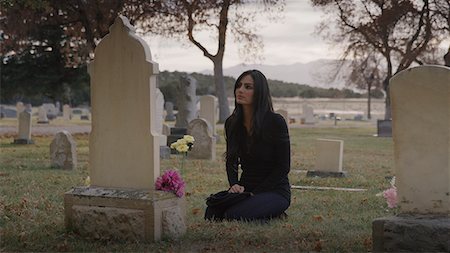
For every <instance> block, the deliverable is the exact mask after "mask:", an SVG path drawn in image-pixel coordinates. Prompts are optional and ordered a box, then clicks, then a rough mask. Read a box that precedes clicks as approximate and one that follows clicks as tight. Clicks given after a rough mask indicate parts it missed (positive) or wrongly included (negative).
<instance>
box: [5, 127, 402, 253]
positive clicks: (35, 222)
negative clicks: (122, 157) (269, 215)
mask: <svg viewBox="0 0 450 253" xmlns="http://www.w3.org/2000/svg"><path fill="white" fill-rule="evenodd" d="M221 131H222V130H221ZM375 132H376V129H374V128H368V127H364V128H332V127H330V128H292V129H290V134H291V149H292V162H291V169H292V171H291V173H290V181H291V184H293V185H304V186H334V187H352V188H365V189H367V191H366V192H343V191H313V190H308V191H304V190H295V189H293V190H292V204H291V206H290V208H289V209H288V211H287V213H288V218H287V219H286V220H275V221H272V222H270V223H269V224H255V223H241V222H223V223H209V222H206V221H204V220H203V214H204V209H205V207H206V205H205V198H206V197H207V196H209V194H211V193H215V192H217V191H220V190H223V189H226V188H227V180H226V174H225V167H224V163H223V161H222V160H221V159H222V154H223V152H224V149H225V145H224V142H223V141H222V142H221V143H219V144H218V145H217V157H219V159H218V161H215V162H211V161H201V160H187V161H186V164H185V171H184V173H185V174H184V175H183V176H184V179H185V181H186V182H187V196H186V200H187V205H188V208H187V226H188V231H187V233H186V235H185V236H184V237H182V238H181V239H179V240H162V241H160V242H156V243H151V244H142V243H141V244H139V243H124V242H117V241H94V240H92V241H89V240H85V239H82V238H80V237H79V236H77V235H76V234H74V233H71V232H66V231H65V228H64V213H63V211H64V210H63V209H64V207H63V195H64V192H66V191H68V190H70V189H71V187H72V186H80V185H83V182H84V179H85V178H86V176H87V175H88V152H89V147H88V146H89V145H88V135H87V134H77V135H75V136H74V138H75V140H76V142H77V152H78V169H77V170H74V171H64V170H57V169H53V168H50V154H49V145H50V142H51V139H52V137H51V136H36V137H33V140H34V141H35V143H36V144H34V145H14V144H10V143H11V142H12V141H13V138H12V137H7V136H4V137H0V148H1V151H0V164H1V167H0V251H148V252H189V251H191V252H299V251H324V252H349V251H353V252H355V251H357V252H361V251H370V250H371V248H372V239H371V234H372V232H371V231H372V230H371V229H372V225H371V223H372V220H373V219H374V218H377V217H383V216H390V215H393V212H394V211H393V210H389V209H388V208H387V205H386V203H385V201H384V199H383V198H382V197H377V196H375V194H377V193H379V192H381V191H382V190H384V189H387V188H388V187H389V180H387V179H386V177H387V176H392V175H393V145H392V144H393V143H392V139H391V138H376V137H373V136H372V134H373V133H375ZM219 134H220V135H221V136H223V133H222V132H220V133H219ZM317 138H336V139H342V140H344V170H345V171H347V173H348V177H347V178H340V179H336V178H307V177H306V176H305V175H306V173H305V170H308V169H311V170H312V169H314V162H315V160H314V159H315V156H314V152H315V151H314V147H315V146H314V141H315V139H317ZM222 140H223V138H222ZM178 165H179V157H178V156H172V158H171V159H170V160H161V170H162V171H164V170H165V169H166V168H169V167H173V166H178Z"/></svg>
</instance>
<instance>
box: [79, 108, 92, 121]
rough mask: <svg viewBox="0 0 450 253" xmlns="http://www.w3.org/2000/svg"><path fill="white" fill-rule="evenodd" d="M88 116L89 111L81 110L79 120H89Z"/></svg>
mask: <svg viewBox="0 0 450 253" xmlns="http://www.w3.org/2000/svg"><path fill="white" fill-rule="evenodd" d="M89 115H90V112H89V109H83V110H81V115H80V119H81V120H90V117H89Z"/></svg>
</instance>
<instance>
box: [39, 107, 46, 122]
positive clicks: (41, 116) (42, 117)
mask: <svg viewBox="0 0 450 253" xmlns="http://www.w3.org/2000/svg"><path fill="white" fill-rule="evenodd" d="M37 123H39V124H48V118H47V110H46V109H45V108H44V107H43V106H40V107H39V111H38V121H37Z"/></svg>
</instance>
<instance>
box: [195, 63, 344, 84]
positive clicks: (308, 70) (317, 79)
mask: <svg viewBox="0 0 450 253" xmlns="http://www.w3.org/2000/svg"><path fill="white" fill-rule="evenodd" d="M337 63H338V61H337V60H325V59H321V60H316V61H312V62H308V63H294V64H290V65H262V64H252V65H244V64H239V65H236V66H233V67H230V68H225V69H224V70H223V71H224V75H225V76H232V77H234V78H237V77H238V76H239V75H240V74H241V73H242V72H244V71H246V70H249V69H258V70H260V71H261V72H263V73H264V75H265V76H266V77H267V78H268V79H273V80H280V81H284V82H291V83H298V84H306V85H309V86H314V87H321V88H338V89H342V88H344V87H345V80H344V78H343V75H344V74H345V73H348V72H349V68H348V64H346V66H345V67H343V70H342V71H341V73H339V74H338V75H337V77H336V78H333V76H334V75H335V73H336V70H335V65H336V64H337ZM201 73H202V74H208V75H212V73H213V72H212V71H210V70H204V71H202V72H201Z"/></svg>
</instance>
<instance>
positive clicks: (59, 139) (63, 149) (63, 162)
mask: <svg viewBox="0 0 450 253" xmlns="http://www.w3.org/2000/svg"><path fill="white" fill-rule="evenodd" d="M50 157H51V165H52V167H55V168H59V169H66V170H72V169H75V168H76V167H77V146H76V143H75V141H74V140H73V138H72V135H71V134H70V133H69V132H68V131H66V130H64V131H60V132H58V133H57V134H56V135H55V137H54V139H53V141H52V143H51V144H50Z"/></svg>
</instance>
